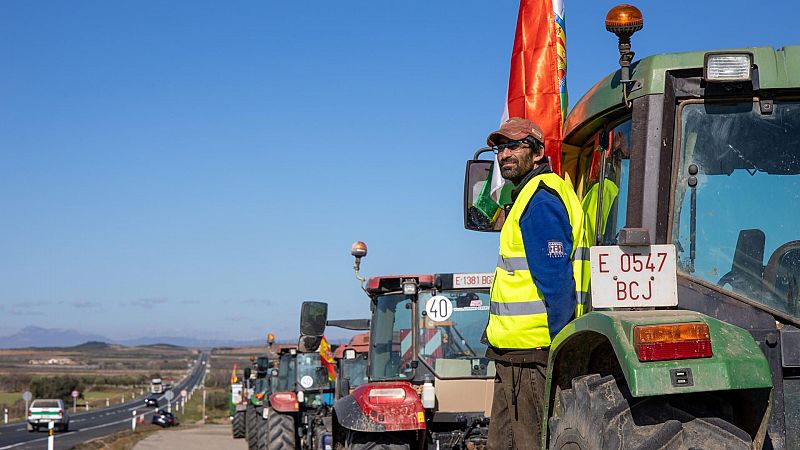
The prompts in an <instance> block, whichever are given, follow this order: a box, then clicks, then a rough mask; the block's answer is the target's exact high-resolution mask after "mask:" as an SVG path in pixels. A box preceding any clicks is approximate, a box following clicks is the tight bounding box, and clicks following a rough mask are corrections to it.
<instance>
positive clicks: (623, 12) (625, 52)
mask: <svg viewBox="0 0 800 450" xmlns="http://www.w3.org/2000/svg"><path fill="white" fill-rule="evenodd" d="M642 28H644V17H643V16H642V12H641V11H639V8H637V7H635V6H633V5H624V4H623V5H617V6H615V7H613V8H611V10H610V11H609V12H608V14H606V30H608V31H610V32H612V33H614V34H615V35H616V36H617V39H618V40H619V44H618V47H619V65H620V76H619V82H620V83H622V86H623V90H622V94H623V96H624V100H625V104H626V105H628V106H630V104H629V102H628V92H629V91H630V89H631V86H630V85H631V83H632V81H631V79H630V72H631V61H633V56H634V55H635V53H634V52H633V51H632V50H631V36H633V33H636V32H637V31H639V30H641V29H642Z"/></svg>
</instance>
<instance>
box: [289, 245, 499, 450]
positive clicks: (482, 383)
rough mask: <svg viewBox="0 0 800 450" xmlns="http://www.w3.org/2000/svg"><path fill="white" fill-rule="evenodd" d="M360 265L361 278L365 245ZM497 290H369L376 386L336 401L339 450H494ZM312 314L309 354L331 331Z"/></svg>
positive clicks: (476, 283) (462, 283)
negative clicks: (489, 444) (492, 332)
mask: <svg viewBox="0 0 800 450" xmlns="http://www.w3.org/2000/svg"><path fill="white" fill-rule="evenodd" d="M353 255H354V256H355V257H356V264H355V269H356V272H357V273H358V268H359V263H360V258H361V257H363V256H365V255H366V246H365V245H364V244H363V243H356V245H354V249H353ZM359 279H361V280H362V283H363V282H364V281H365V280H364V279H363V278H360V277H359ZM491 281H492V274H489V273H459V274H454V273H443V274H436V275H427V274H418V275H391V276H381V277H374V278H371V279H370V280H369V282H367V283H366V286H365V287H364V290H365V292H366V293H367V295H368V296H369V298H370V307H371V308H370V309H371V311H372V319H371V328H370V351H369V356H368V361H369V364H368V366H369V367H368V371H367V376H368V380H369V381H368V382H367V383H365V384H362V385H361V386H358V387H357V388H355V389H354V390H353V391H352V392H351V393H350V394H349V395H344V396H342V397H341V398H339V399H338V400H336V402H335V404H334V407H333V409H334V412H333V418H332V419H333V420H332V426H333V430H332V431H333V447H334V448H353V449H362V448H372V447H373V446H380V447H381V448H384V449H397V450H399V449H409V450H411V449H422V448H426V447H427V448H431V449H440V450H444V449H469V450H475V449H479V448H480V449H482V448H485V446H486V441H487V435H488V425H489V414H490V412H491V404H492V398H493V392H494V374H495V372H494V370H495V369H494V363H492V362H491V361H489V360H487V359H486V357H485V355H484V353H485V350H486V345H485V344H483V343H481V337H482V336H483V331H484V329H485V326H486V323H487V321H488V316H489V287H490V285H491ZM308 312H309V311H306V310H304V311H303V313H304V314H303V317H301V338H300V339H301V344H302V342H303V340H304V339H309V340H310V339H313V338H314V337H315V336H321V335H322V333H323V331H324V325H325V323H326V322H325V318H324V317H320V312H321V308H320V311H319V312H318V314H316V315H313V314H306V313H308ZM325 312H327V308H325Z"/></svg>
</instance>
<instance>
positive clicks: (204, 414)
mask: <svg viewBox="0 0 800 450" xmlns="http://www.w3.org/2000/svg"><path fill="white" fill-rule="evenodd" d="M205 424H206V390H205V389H203V425H205Z"/></svg>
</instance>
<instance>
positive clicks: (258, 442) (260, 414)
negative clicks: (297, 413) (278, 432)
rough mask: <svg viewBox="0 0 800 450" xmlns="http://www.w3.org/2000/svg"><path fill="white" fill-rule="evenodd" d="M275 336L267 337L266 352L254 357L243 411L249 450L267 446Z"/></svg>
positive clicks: (274, 359)
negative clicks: (250, 386)
mask: <svg viewBox="0 0 800 450" xmlns="http://www.w3.org/2000/svg"><path fill="white" fill-rule="evenodd" d="M274 343H275V336H274V335H273V334H272V333H269V334H268V335H267V352H266V354H265V355H262V356H258V357H254V358H253V359H251V361H252V362H253V369H252V371H251V375H250V377H251V385H252V388H251V389H250V391H249V393H250V397H249V398H248V403H247V409H246V410H245V422H246V424H247V425H246V430H245V437H246V438H247V446H248V449H249V450H264V449H266V446H267V433H268V423H267V419H268V415H269V410H268V407H269V396H270V382H271V380H270V377H271V369H272V368H273V367H275V366H277V364H278V354H277V352H276V351H275V350H274V348H273V345H274Z"/></svg>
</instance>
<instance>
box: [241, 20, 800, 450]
mask: <svg viewBox="0 0 800 450" xmlns="http://www.w3.org/2000/svg"><path fill="white" fill-rule="evenodd" d="M643 24H644V19H643V18H642V15H641V13H640V12H639V11H638V9H636V8H634V7H632V6H630V5H620V6H618V7H615V8H614V9H612V10H611V11H610V12H609V13H608V16H607V17H606V27H607V29H608V30H609V31H611V32H613V33H614V34H615V35H616V36H617V38H618V43H619V44H618V49H619V52H620V70H618V71H615V72H613V73H612V74H610V75H608V76H606V77H604V78H602V79H600V80H599V81H598V82H597V84H596V85H595V86H594V87H593V88H592V89H591V90H590V91H588V92H587V93H586V94H585V95H584V96H583V98H581V100H579V101H578V103H577V104H576V105H575V106H574V108H573V109H572V110H571V112H570V114H569V116H568V117H567V119H566V122H565V125H564V134H563V144H562V148H561V151H560V152H558V151H555V152H553V153H550V154H551V156H552V157H555V158H560V161H559V164H557V165H555V167H561V173H560V175H561V176H563V177H564V178H566V179H568V180H569V181H570V183H572V185H573V187H574V188H575V191H576V193H577V195H578V197H579V198H580V199H582V201H583V205H584V209H585V213H586V221H587V225H588V226H590V230H591V231H592V235H591V236H590V241H591V242H590V244H591V245H592V246H591V249H590V255H584V257H586V258H588V259H589V261H590V265H591V269H592V270H591V288H590V292H588V291H587V292H586V294H587V299H588V300H587V301H585V302H583V303H582V304H581V305H580V307H581V308H582V309H583V311H581V312H582V314H581V312H578V313H577V314H576V316H578V317H576V318H575V319H574V320H573V321H572V322H570V323H569V324H568V325H567V326H566V327H565V328H564V329H563V330H562V331H561V332H560V333H559V334H558V335H557V336H555V338H554V339H553V341H552V344H551V345H550V347H549V361H548V368H547V384H546V391H545V395H544V404H543V405H540V406H541V408H542V414H543V416H542V417H543V420H542V429H541V436H542V441H541V448H555V449H606V448H613V449H629V448H637V449H661V448H670V449H672V448H676V449H680V448H705V449H717V448H718V449H752V448H755V449H761V448H766V449H793V448H800V287H799V286H800V240H799V239H798V238H800V236H798V227H797V225H796V221H795V220H794V219H800V216H798V213H797V211H798V208H797V205H798V192H800V181H798V180H800V100H798V99H800V46H789V47H784V48H781V49H778V50H775V49H773V48H768V47H752V48H745V49H732V50H721V51H693V52H685V53H672V54H660V55H653V56H649V57H646V58H644V59H641V60H636V61H634V60H633V57H634V54H633V51H632V50H631V48H632V45H631V37H632V35H633V34H634V33H636V32H638V31H639V30H640V29H642V27H643ZM492 151H493V149H492V148H481V149H479V150H478V151H477V152H475V154H474V157H473V159H472V160H470V161H469V162H468V164H467V169H466V175H465V183H464V200H463V208H464V225H465V228H467V229H470V230H476V231H498V230H499V229H500V228H501V226H502V224H503V222H504V217H505V215H504V214H505V213H506V212H507V211H508V208H507V207H506V206H507V205H503V204H493V203H492V202H493V201H494V202H499V199H497V198H490V197H489V196H488V195H487V193H489V192H490V189H489V187H490V183H491V178H492V174H493V172H494V170H493V168H494V166H493V164H495V162H494V159H492V158H487V156H491V155H492ZM550 151H551V152H552V149H551V150H550ZM351 253H352V255H353V256H354V257H355V266H354V268H355V270H356V275H357V276H358V277H359V279H360V280H361V283H362V288H363V290H364V292H365V293H366V294H367V296H368V298H369V307H370V309H369V311H370V317H369V319H368V320H367V319H363V320H328V317H327V311H328V308H327V304H325V303H320V302H306V303H304V304H303V306H302V309H301V314H300V316H301V317H300V339H299V341H298V343H297V345H296V346H293V347H292V348H285V349H282V350H280V351H279V352H272V351H271V350H270V349H271V347H272V343H271V342H270V343H269V345H268V350H267V351H266V352H265V355H262V356H259V357H257V358H254V360H253V367H248V368H246V369H245V371H244V376H243V378H242V382H241V383H236V384H234V385H233V386H232V406H231V408H232V409H231V416H232V427H233V431H232V432H233V436H234V437H236V438H246V439H247V441H248V444H249V446H250V449H251V450H252V449H268V450H297V449H301V450H329V449H335V450H339V449H356V450H367V449H373V448H376V449H382V450H403V449H407V450H445V449H446V450H462V449H467V450H476V449H479V450H482V449H485V448H486V447H487V438H488V424H489V420H490V417H491V405H492V399H493V389H494V378H495V367H494V362H493V361H491V360H489V359H487V358H486V356H485V350H486V344H485V341H484V340H483V339H482V335H483V333H484V329H485V327H486V323H487V320H488V316H489V309H490V307H491V300H490V298H491V296H490V291H491V286H492V280H493V273H479V272H476V273H433V274H408V275H391V276H377V277H372V278H370V279H369V280H366V279H365V278H362V277H360V275H359V270H360V262H361V258H363V257H364V256H366V253H367V250H366V245H364V244H363V243H361V242H357V243H355V244H354V245H353V247H352V251H351ZM487 263H488V262H487ZM504 267H505V266H504ZM496 270H508V271H509V272H510V273H511V272H513V268H508V267H506V268H505V269H504V268H503V267H500V263H498V268H497V269H496ZM589 294H591V295H590V296H589ZM589 297H590V298H589ZM545 301H546V299H545ZM333 326H339V327H344V328H349V329H352V330H363V331H367V330H369V334H368V335H367V334H365V335H359V336H357V337H356V338H354V341H352V342H351V343H349V344H346V345H342V346H341V347H339V348H337V349H335V351H333V350H334V349H331V348H330V346H329V345H328V343H327V341H325V339H324V337H323V335H324V333H325V329H326V327H333Z"/></svg>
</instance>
